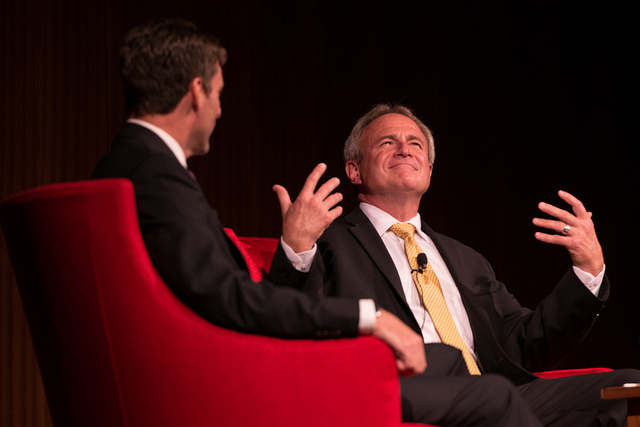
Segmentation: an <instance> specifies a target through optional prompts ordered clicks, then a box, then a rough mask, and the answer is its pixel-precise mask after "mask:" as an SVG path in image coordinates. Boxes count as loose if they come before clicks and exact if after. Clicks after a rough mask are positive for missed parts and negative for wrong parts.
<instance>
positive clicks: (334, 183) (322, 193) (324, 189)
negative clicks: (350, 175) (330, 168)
mask: <svg viewBox="0 0 640 427" xmlns="http://www.w3.org/2000/svg"><path fill="white" fill-rule="evenodd" d="M338 185H340V179H338V178H336V177H333V178H331V179H328V180H327V182H325V183H324V184H322V185H321V186H320V188H318V191H316V196H318V197H320V200H324V199H326V198H327V196H328V195H329V194H331V192H332V191H333V190H335V189H336V188H338ZM312 191H313V190H312Z"/></svg>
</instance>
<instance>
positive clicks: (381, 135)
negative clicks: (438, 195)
mask: <svg viewBox="0 0 640 427" xmlns="http://www.w3.org/2000/svg"><path fill="white" fill-rule="evenodd" d="M360 150H361V152H362V161H361V162H360V163H359V164H358V163H356V162H354V161H350V162H347V165H346V170H347V176H348V177H349V180H350V181H351V183H352V184H356V185H358V186H359V187H360V192H361V193H362V194H364V195H369V196H376V197H380V196H383V197H384V196H386V195H388V196H391V197H397V196H399V195H400V193H411V194H413V195H416V196H418V197H421V196H422V195H423V194H424V193H425V192H426V191H427V189H428V188H429V183H430V182H431V171H432V169H433V165H431V163H429V158H428V145H427V138H426V137H425V136H424V134H423V133H422V131H421V130H420V128H419V127H418V125H416V124H415V122H414V121H413V120H411V119H410V118H408V117H406V116H404V115H402V114H395V113H392V114H385V115H384V116H381V117H378V118H377V119H375V120H374V121H372V122H371V123H370V124H369V125H368V126H367V127H366V128H365V129H364V131H363V132H362V136H361V138H360Z"/></svg>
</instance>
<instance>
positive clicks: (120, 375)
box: [0, 179, 410, 427]
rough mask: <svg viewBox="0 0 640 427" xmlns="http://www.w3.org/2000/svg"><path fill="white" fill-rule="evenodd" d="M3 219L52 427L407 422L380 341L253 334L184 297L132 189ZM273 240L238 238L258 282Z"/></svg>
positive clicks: (71, 194)
mask: <svg viewBox="0 0 640 427" xmlns="http://www.w3.org/2000/svg"><path fill="white" fill-rule="evenodd" d="M0 217H1V220H2V227H3V230H4V234H5V238H6V241H7V246H8V248H9V253H10V256H11V261H12V264H13V266H14V270H15V273H16V277H17V280H18V285H19V289H20V293H21V296H22V300H23V304H24V307H25V311H26V314H27V318H28V321H29V327H30V330H31V335H32V337H33V341H34V345H35V349H36V353H37V355H38V361H39V364H40V368H41V371H42V377H43V382H44V386H45V391H46V394H47V399H48V402H49V407H50V410H51V414H52V418H53V421H54V424H55V425H58V426H83V427H84V426H98V427H99V426H105V427H106V426H109V427H117V426H156V427H162V426H205V425H207V426H209V425H210V426H240V427H242V426H252V427H253V426H257V425H259V426H261V427H269V426H274V427H275V426H277V427H286V426H305V427H313V426H327V425H330V426H332V427H336V426H367V427H374V426H387V427H388V426H400V425H402V426H403V427H407V426H409V425H410V424H407V423H405V424H402V423H401V421H400V397H399V385H398V379H397V373H396V368H395V363H394V356H393V354H392V352H391V350H390V349H389V348H388V347H387V346H386V345H385V344H384V343H382V342H381V341H379V340H377V339H376V338H373V337H360V338H356V339H341V340H326V341H314V340H283V339H276V338H268V337H262V336H256V335H247V334H242V333H238V332H234V331H230V330H226V329H222V328H219V327H216V326H214V325H212V324H210V323H208V322H206V321H204V320H203V319H202V318H200V317H199V316H198V315H196V314H195V313H193V312H192V311H191V310H190V309H188V308H187V307H186V306H184V305H183V304H182V303H181V302H180V301H179V300H177V299H176V298H175V296H174V295H173V294H172V293H171V292H170V291H169V290H168V288H167V287H166V285H165V284H164V283H163V281H162V279H161V278H160V277H159V276H158V274H157V273H156V271H155V269H154V268H153V266H152V264H151V262H150V260H149V257H148V254H147V251H146V248H145V246H144V243H143V241H142V238H141V235H140V230H139V227H138V222H137V217H136V209H135V199H134V196H133V188H132V185H131V183H130V182H129V181H127V180H122V179H109V180H96V181H83V182H76V183H67V184H54V185H49V186H45V187H40V188H36V189H33V190H29V191H26V192H23V193H20V194H17V195H14V196H12V197H10V198H8V199H7V200H5V201H4V202H3V204H2V206H0ZM228 233H229V234H230V236H231V237H232V238H234V239H235V238H236V237H235V235H234V234H233V233H232V232H230V230H228ZM276 243H277V240H276V239H256V238H244V239H241V242H240V247H241V248H242V249H243V250H244V252H245V255H247V256H248V257H249V258H250V259H252V260H254V261H255V265H253V267H252V269H253V273H254V274H255V275H259V274H260V271H261V269H263V270H266V269H268V266H269V263H270V260H271V257H272V255H273V251H274V249H275V245H276ZM250 262H251V261H250ZM256 286H258V285H256Z"/></svg>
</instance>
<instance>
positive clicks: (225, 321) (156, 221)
mask: <svg viewBox="0 0 640 427" xmlns="http://www.w3.org/2000/svg"><path fill="white" fill-rule="evenodd" d="M125 142H126V144H116V143H114V147H113V148H112V152H111V153H109V154H108V155H107V156H106V157H105V158H104V159H103V160H102V161H101V163H100V164H99V165H98V167H97V168H96V171H95V173H94V177H110V176H111V177H113V176H122V177H126V178H129V179H131V181H132V182H133V184H134V189H135V193H136V203H137V207H138V217H139V222H140V227H141V232H142V235H143V239H144V241H145V244H146V246H147V250H148V252H149V255H150V257H151V260H152V262H153V264H154V266H155V267H156V269H157V270H158V273H159V274H160V276H161V277H162V278H163V280H164V281H165V283H166V284H167V285H168V286H169V288H170V289H171V290H172V291H173V292H174V293H175V294H176V295H177V297H178V298H179V299H180V300H182V301H183V302H184V303H185V304H186V305H187V306H189V307H190V308H192V309H193V310H194V311H195V312H197V313H198V314H200V315H201V316H202V317H204V318H205V319H207V320H209V321H210V322H212V323H214V324H216V325H219V326H222V327H226V328H229V329H234V330H238V331H242V332H248V333H257V334H264V335H271V336H278V337H288V338H313V337H322V338H325V337H337V336H356V335H357V334H358V330H357V325H358V302H357V300H355V299H347V298H319V297H315V296H312V295H305V294H303V293H301V292H298V291H296V290H294V289H284V288H278V287H276V286H274V285H273V284H271V283H269V282H261V283H255V282H253V281H252V280H251V278H250V276H249V273H248V271H247V269H246V265H245V264H244V262H243V260H242V258H241V255H240V254H239V252H238V251H237V249H236V248H235V246H233V244H232V243H231V242H230V240H229V239H228V238H227V236H226V235H225V233H224V231H223V228H222V226H221V224H220V222H219V220H218V217H217V213H216V212H215V211H214V210H212V209H211V208H210V206H209V205H208V203H207V201H206V199H205V197H204V195H203V193H202V191H201V189H200V187H199V185H198V184H197V183H196V182H195V181H193V180H192V179H191V177H190V176H189V175H188V173H187V171H185V170H184V169H183V168H182V166H181V165H180V164H179V163H178V162H177V160H176V159H175V158H174V157H173V155H172V154H171V153H170V152H167V150H164V149H161V150H154V149H151V150H150V149H148V147H138V148H133V147H134V146H135V144H134V143H133V142H132V141H125ZM160 142H161V141H160ZM124 147H126V148H124Z"/></svg>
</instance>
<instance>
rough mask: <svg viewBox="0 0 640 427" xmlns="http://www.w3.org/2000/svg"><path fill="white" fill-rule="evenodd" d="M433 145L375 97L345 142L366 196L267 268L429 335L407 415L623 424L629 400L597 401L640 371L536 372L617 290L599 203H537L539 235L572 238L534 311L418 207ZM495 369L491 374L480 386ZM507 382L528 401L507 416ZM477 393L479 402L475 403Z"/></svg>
mask: <svg viewBox="0 0 640 427" xmlns="http://www.w3.org/2000/svg"><path fill="white" fill-rule="evenodd" d="M434 156H435V148H434V143H433V137H432V135H431V132H430V131H429V129H428V128H427V127H426V126H425V125H424V124H423V123H422V122H421V121H420V120H419V119H418V118H417V117H415V116H414V115H413V113H412V112H411V111H410V110H408V109H407V108H405V107H402V106H396V107H390V106H388V105H379V106H377V107H375V108H374V109H372V110H371V111H370V112H368V113H367V114H366V115H365V116H364V117H362V118H361V119H360V121H358V123H357V124H356V125H355V127H354V129H353V131H352V133H351V135H350V137H349V138H348V140H347V142H346V145H345V161H346V173H347V176H348V177H349V180H350V182H351V183H352V184H355V185H357V186H358V188H359V200H360V202H361V203H360V205H359V207H358V208H356V209H355V210H354V211H353V212H351V213H350V214H348V215H346V216H345V217H344V218H341V219H339V220H337V221H335V222H334V223H333V224H332V225H331V226H330V227H329V228H328V229H327V230H326V231H325V233H324V234H323V236H322V237H321V238H320V239H319V240H318V242H317V248H315V249H312V250H310V251H308V250H302V251H301V250H299V249H300V248H301V247H307V248H308V246H309V244H308V243H306V244H304V245H300V244H299V242H297V241H293V243H291V244H290V243H289V240H288V238H287V236H286V235H283V241H282V242H281V245H280V247H279V248H278V251H277V253H276V257H275V258H274V262H273V264H272V268H271V272H270V277H271V279H272V280H273V281H274V282H275V283H279V284H283V285H287V286H289V287H296V288H298V289H301V290H305V291H307V292H309V293H311V294H317V295H331V296H346V297H352V298H371V299H373V300H374V301H375V302H376V304H377V305H378V306H379V307H382V308H384V309H386V310H388V311H390V312H392V313H394V314H396V315H397V316H398V317H399V318H400V319H401V320H403V321H404V322H405V323H406V324H407V325H409V326H411V328H412V329H413V330H415V331H416V332H417V333H420V334H421V335H422V336H423V339H424V342H425V352H426V354H427V369H426V371H425V373H424V374H423V375H419V376H416V377H412V378H407V379H401V385H402V396H403V416H404V418H405V419H407V420H410V421H421V422H428V423H434V424H438V425H444V426H454V425H455V426H462V425H464V426H471V425H473V426H479V425H482V426H485V425H486V426H493V425H519V426H520V425H540V423H542V424H544V425H557V426H591V425H624V424H625V422H626V421H625V419H626V406H625V405H626V404H625V403H624V401H618V402H613V403H612V402H607V401H601V400H600V396H599V390H600V389H601V388H603V387H607V386H613V385H622V384H623V383H625V382H637V381H638V380H640V372H638V371H635V370H621V371H616V372H611V373H606V374H595V375H586V376H582V377H572V378H563V379H557V380H542V379H537V378H536V377H535V376H534V375H533V374H532V373H531V372H532V371H537V370H544V369H549V368H550V367H552V366H553V365H554V364H555V363H556V362H558V361H560V360H561V359H562V358H563V357H564V356H565V355H566V354H567V352H568V351H570V350H571V349H572V348H574V347H575V345H576V344H577V343H578V342H579V341H580V340H581V339H582V338H583V337H584V335H585V334H586V333H587V331H588V330H589V328H590V327H591V325H592V324H593V322H594V321H595V319H596V318H597V316H598V314H599V312H600V310H601V309H602V307H603V305H604V302H605V301H606V299H607V297H608V295H609V282H608V280H607V278H606V276H605V275H604V269H605V267H604V259H603V255H602V250H601V249H600V245H599V243H598V239H597V237H596V233H595V231H594V227H593V223H592V221H591V213H589V212H587V211H586V210H585V208H584V206H583V205H582V203H581V202H580V201H579V200H578V199H576V198H575V197H573V196H572V195H570V194H568V193H566V192H560V193H559V195H560V197H561V198H562V199H563V200H564V201H565V202H567V203H568V204H569V205H570V207H571V209H572V212H568V211H566V210H562V209H559V208H557V207H555V206H552V205H549V204H546V203H541V204H540V205H539V208H540V210H541V211H542V212H544V213H546V214H548V215H550V216H551V217H553V218H555V219H541V218H536V219H534V224H535V225H537V226H539V227H542V228H545V229H547V230H548V231H549V232H547V233H543V232H538V233H536V238H537V239H539V240H540V241H543V242H547V243H550V244H557V245H562V246H565V247H566V248H567V249H568V250H569V253H570V255H571V259H572V261H573V268H572V269H570V270H569V271H567V273H566V274H565V275H564V277H563V278H562V279H561V280H560V282H559V283H558V284H557V285H556V287H555V289H554V290H553V291H552V292H551V294H550V295H549V296H548V297H547V298H545V299H544V300H543V301H542V302H541V303H540V304H539V306H538V307H537V308H536V309H535V310H529V309H527V308H524V307H522V306H520V304H519V303H518V301H516V299H515V298H514V297H513V295H511V294H510V293H509V292H508V291H507V289H506V287H505V286H504V285H503V284H502V283H500V282H499V281H497V280H496V278H495V275H494V272H493V270H492V268H491V266H490V265H489V263H488V262H487V260H486V259H484V258H483V257H482V256H481V255H480V254H479V253H477V252H476V251H474V250H473V249H471V248H469V247H467V246H465V245H463V244H461V243H459V242H457V241H455V240H453V239H451V238H449V237H447V236H444V235H442V234H439V233H437V232H435V231H433V230H432V229H431V228H430V227H429V226H428V225H427V224H426V223H425V222H424V221H422V220H421V218H420V215H419V213H418V208H419V204H420V200H421V197H422V195H423V194H424V193H425V192H426V191H427V189H428V187H429V184H430V177H431V172H432V169H433V161H434ZM276 190H277V191H278V192H279V193H280V192H281V189H277V188H276ZM397 223H399V224H400V225H399V226H398V227H396V225H395V224H397ZM407 227H408V230H410V231H408V232H403V231H402V229H404V230H407ZM415 243H417V245H418V246H419V247H418V248H416V247H415V246H414V244H415ZM409 247H413V248H414V249H415V250H414V251H413V252H411V253H410V250H409ZM420 252H423V253H424V254H426V257H425V256H424V255H417V254H418V253H420ZM421 257H422V258H421ZM309 266H310V267H309ZM427 276H428V277H429V278H428V279H426V277H427ZM434 277H436V278H437V279H434ZM422 282H424V284H422ZM433 289H435V290H437V292H435V293H433V294H429V292H432V291H433ZM424 295H434V296H433V297H424ZM434 299H435V300H436V302H435V303H434V302H433V301H434ZM440 302H442V303H440ZM434 304H435V305H434ZM438 304H439V305H438ZM442 305H444V306H445V310H444V312H443V310H442V309H441V307H442ZM470 374H473V375H470ZM477 374H482V375H477ZM488 378H490V381H495V383H491V384H489V385H484V386H480V385H479V384H480V383H481V382H483V381H487V379H488ZM507 380H508V381H507ZM513 390H516V394H517V396H516V397H515V398H514V397H513V396H512V394H511V393H512V391H513ZM505 393H508V394H509V396H510V399H511V400H510V403H509V405H510V406H519V407H520V408H521V409H520V411H521V412H520V414H519V417H517V418H511V420H510V421H508V422H506V421H504V420H501V418H500V417H501V416H502V415H503V414H502V413H501V412H500V409H499V407H498V406H495V407H493V406H490V405H488V404H487V403H486V402H487V401H488V400H492V399H495V400H498V401H500V400H503V399H505V397H504V396H505ZM478 402H482V405H481V406H482V407H483V409H484V410H482V411H478V409H477V407H478Z"/></svg>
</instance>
